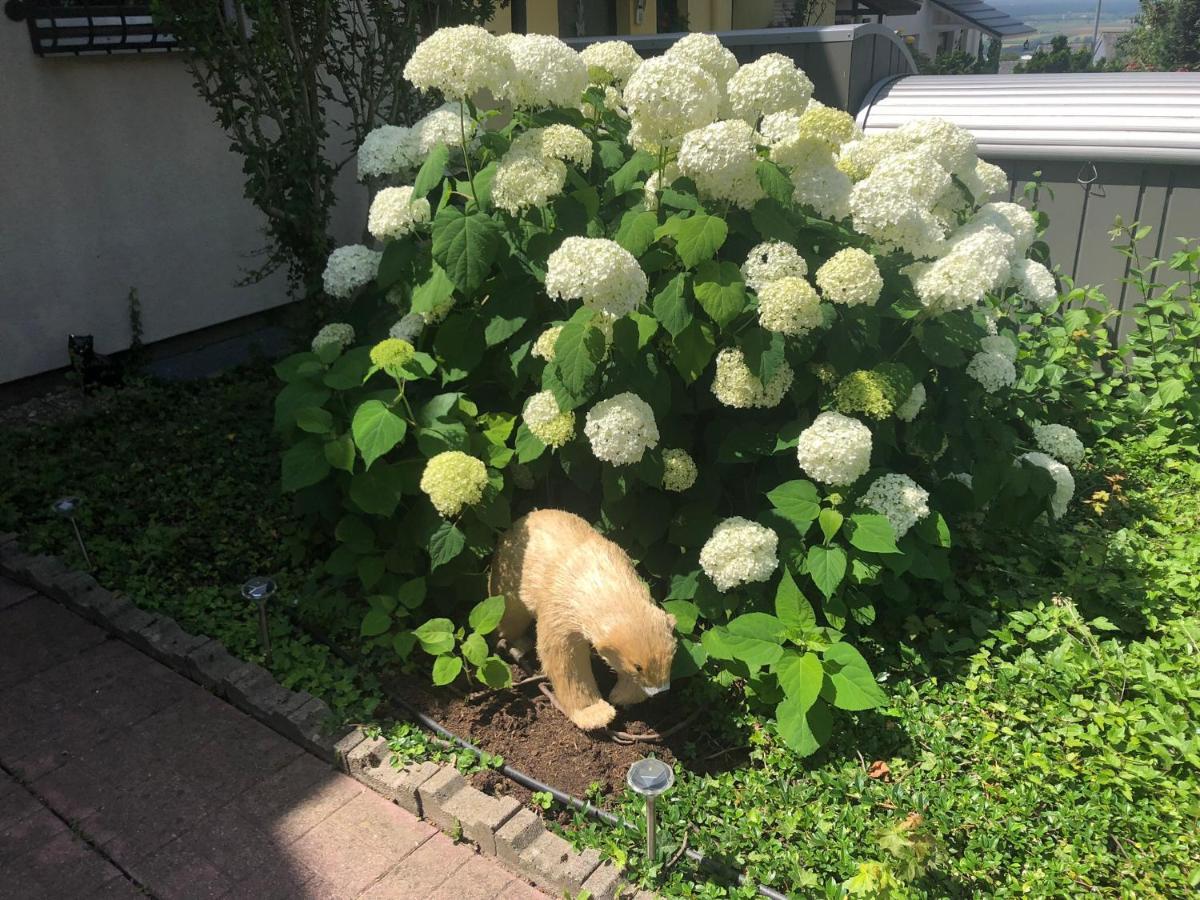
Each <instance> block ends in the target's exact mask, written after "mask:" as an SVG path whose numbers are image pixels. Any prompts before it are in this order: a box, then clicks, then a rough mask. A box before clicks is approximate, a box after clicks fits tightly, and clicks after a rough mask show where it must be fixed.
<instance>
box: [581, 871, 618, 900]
mask: <svg viewBox="0 0 1200 900" xmlns="http://www.w3.org/2000/svg"><path fill="white" fill-rule="evenodd" d="M621 884H622V882H621V870H620V869H619V868H618V867H617V866H616V865H614V864H613V863H611V862H603V863H601V864H600V865H599V866H598V867H597V868H596V871H594V872H592V874H591V875H589V876H588V877H587V879H586V880H585V881H584V882H583V884H582V886H581V887H580V890H581V891H587V892H588V893H589V894H591V897H592V900H614V898H615V897H616V896H617V892H618V891H620V889H621Z"/></svg>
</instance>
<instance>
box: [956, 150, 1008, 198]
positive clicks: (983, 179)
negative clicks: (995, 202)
mask: <svg viewBox="0 0 1200 900" xmlns="http://www.w3.org/2000/svg"><path fill="white" fill-rule="evenodd" d="M962 180H963V184H965V185H966V186H967V190H969V191H970V192H971V196H972V197H974V198H975V202H976V203H978V202H981V201H984V200H988V199H989V198H991V197H992V196H994V195H995V194H1000V193H1003V192H1004V191H1006V190H1007V189H1008V176H1007V175H1006V174H1004V170H1003V169H1002V168H1000V167H999V166H997V165H993V164H992V163H990V162H985V161H984V160H982V159H981V160H979V162H978V163H976V164H975V171H973V172H968V173H967V174H966V175H963V176H962Z"/></svg>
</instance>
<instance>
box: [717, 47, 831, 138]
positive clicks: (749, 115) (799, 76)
mask: <svg viewBox="0 0 1200 900" xmlns="http://www.w3.org/2000/svg"><path fill="white" fill-rule="evenodd" d="M735 65H736V62H735ZM726 89H727V91H728V93H729V106H730V109H731V110H732V112H733V114H734V115H735V116H738V117H739V118H742V119H745V120H746V121H747V122H750V123H752V124H755V123H757V122H758V120H759V119H760V118H762V117H763V116H768V115H770V114H771V113H777V112H784V111H785V110H786V111H789V112H794V113H803V112H804V107H805V106H807V105H808V101H809V98H810V97H812V91H813V84H812V82H811V81H809V79H808V76H807V75H805V74H804V73H803V72H802V71H800V69H798V68H796V64H795V63H794V62H792V61H791V60H790V59H788V57H786V56H784V55H783V54H782V53H767V54H764V55H763V56H760V57H759V58H758V59H756V60H755V61H754V62H752V63H747V64H746V65H744V66H742V67H741V68H740V69H738V70H737V71H736V72H735V73H734V74H733V75H732V76H731V77H730V79H729V84H728V86H727V88H726Z"/></svg>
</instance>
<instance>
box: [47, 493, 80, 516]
mask: <svg viewBox="0 0 1200 900" xmlns="http://www.w3.org/2000/svg"><path fill="white" fill-rule="evenodd" d="M80 502H82V501H80V499H79V498H78V497H59V498H58V499H57V500H55V501H54V502H53V503H51V504H50V510H51V512H53V513H54V514H55V515H56V516H65V517H70V516H73V515H75V510H77V509H79V504H80Z"/></svg>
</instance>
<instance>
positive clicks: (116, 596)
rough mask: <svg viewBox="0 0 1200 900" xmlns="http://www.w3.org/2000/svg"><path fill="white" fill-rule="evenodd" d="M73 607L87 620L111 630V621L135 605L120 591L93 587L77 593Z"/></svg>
mask: <svg viewBox="0 0 1200 900" xmlns="http://www.w3.org/2000/svg"><path fill="white" fill-rule="evenodd" d="M73 608H74V610H75V612H77V613H79V615H81V616H83V617H84V618H85V619H87V620H88V621H90V622H95V623H96V624H97V625H99V626H101V627H102V628H106V629H108V630H110V631H113V630H114V629H113V627H112V624H111V623H112V622H114V621H115V620H116V619H118V618H119V617H120V616H121V615H122V614H124V613H127V612H128V611H129V610H131V609H134V608H135V607H134V604H133V601H132V600H130V599H129V598H128V597H127V596H125V595H124V594H122V593H114V592H112V591H109V590H105V589H104V588H102V587H94V588H91V589H90V590H87V591H84V592H83V593H81V594H79V595H77V596H76V597H75V604H74V607H73Z"/></svg>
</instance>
